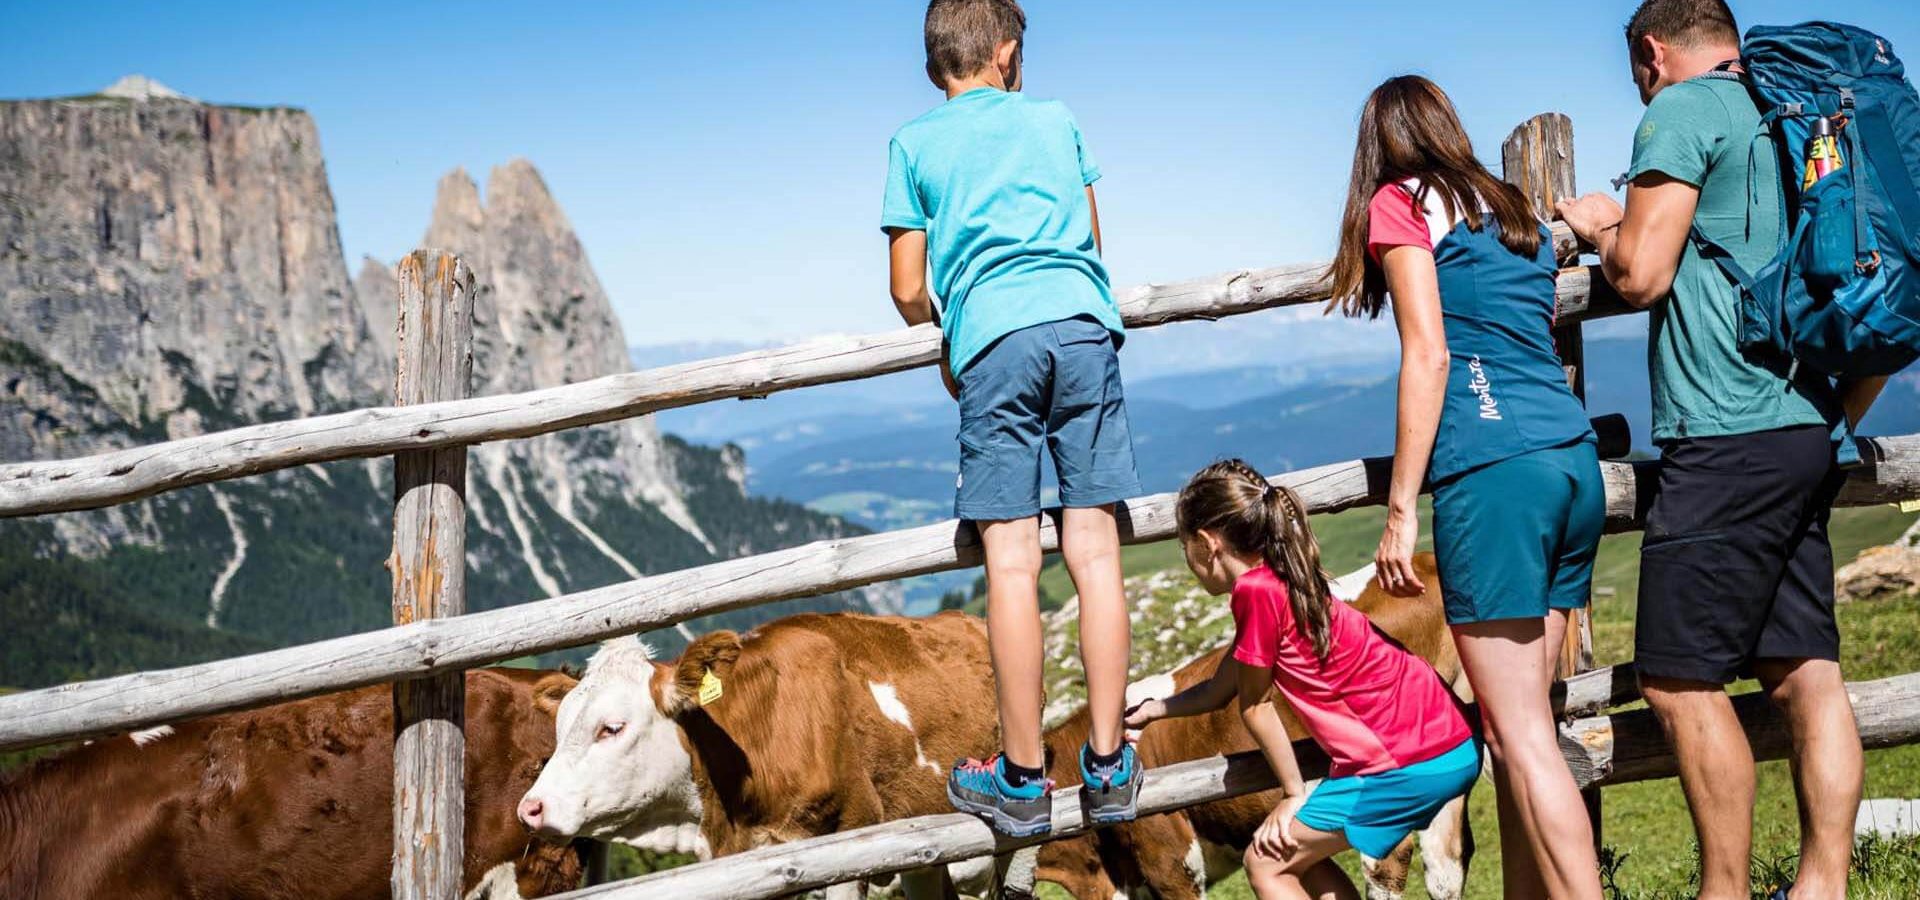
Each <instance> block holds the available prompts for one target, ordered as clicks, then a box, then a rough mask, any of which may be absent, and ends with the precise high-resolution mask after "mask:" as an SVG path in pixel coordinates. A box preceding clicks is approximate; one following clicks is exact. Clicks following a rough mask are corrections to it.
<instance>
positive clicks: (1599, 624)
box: [1044, 507, 1920, 900]
mask: <svg viewBox="0 0 1920 900" xmlns="http://www.w3.org/2000/svg"><path fill="white" fill-rule="evenodd" d="M1913 518H1914V517H1913V515H1912V514H1911V513H1908V514H1902V513H1900V512H1898V511H1897V510H1895V509H1893V508H1891V507H1870V508H1864V509H1850V510H1840V511H1838V512H1836V513H1835V516H1834V522H1833V530H1832V535H1833V543H1834V555H1835V558H1836V559H1837V560H1840V561H1842V562H1844V561H1847V560H1851V559H1852V558H1853V557H1854V556H1855V555H1857V554H1858V553H1859V551H1860V550H1862V549H1865V548H1867V547H1872V546H1878V545H1880V544H1885V543H1887V542H1889V541H1891V540H1893V539H1894V538H1895V537H1897V536H1898V535H1899V534H1900V532H1901V531H1903V530H1904V529H1905V528H1906V527H1907V525H1908V524H1910V523H1911V522H1912V521H1913ZM1380 522H1381V512H1380V511H1379V510H1377V509H1363V510H1353V511H1349V512H1346V513H1341V514H1338V515H1334V516H1320V517H1316V518H1315V521H1314V528H1315V532H1316V534H1317V535H1318V536H1319V538H1320V542H1321V545H1322V550H1323V553H1324V556H1325V559H1326V564H1327V568H1328V569H1329V570H1331V571H1333V572H1334V573H1336V574H1342V573H1345V572H1348V571H1351V570H1353V569H1355V568H1358V567H1359V566H1361V565H1363V564H1365V562H1366V561H1367V559H1369V558H1370V557H1371V555H1372V549H1373V544H1374V542H1375V541H1377V540H1378V538H1379V527H1380ZM1639 549H1640V536H1639V535H1638V534H1637V533H1636V534H1627V535H1615V536H1611V537H1608V538H1607V539H1606V540H1605V541H1603V542H1602V544H1601V550H1600V556H1599V559H1598V560H1597V561H1596V569H1595V577H1594V586H1595V589H1596V594H1597V599H1596V600H1595V602H1594V608H1593V616H1594V644H1595V648H1594V649H1595V658H1596V662H1597V663H1598V664H1600V665H1608V664H1612V663H1616V662H1624V661H1626V660H1628V659H1630V658H1631V656H1632V647H1633V614H1634V606H1635V602H1636V598H1637V597H1638V589H1639V570H1638V564H1639ZM1181 565H1182V564H1181V561H1180V557H1179V550H1178V548H1177V547H1176V546H1174V545H1172V544H1157V545H1152V546H1145V547H1131V548H1128V549H1127V551H1126V560H1125V563H1124V566H1125V568H1126V570H1127V574H1128V575H1129V576H1132V575H1138V574H1147V573H1151V572H1156V571H1160V570H1163V569H1167V568H1174V567H1179V566H1181ZM1044 577H1045V578H1048V579H1053V585H1052V586H1051V587H1050V590H1053V591H1055V593H1054V596H1059V597H1069V596H1072V594H1073V589H1072V586H1071V583H1070V582H1069V581H1068V579H1067V578H1066V577H1065V573H1064V572H1063V571H1059V570H1058V567H1055V568H1052V569H1049V570H1048V572H1047V573H1046V575H1045V576H1044ZM1840 625H1841V631H1842V637H1843V645H1842V646H1843V648H1844V650H1843V652H1844V660H1843V663H1844V665H1845V667H1846V671H1847V677H1848V678H1849V679H1850V680H1869V679H1875V678H1884V677H1887V676H1890V675H1896V674H1900V673H1902V672H1908V671H1913V670H1914V669H1916V668H1920V666H1916V663H1920V597H1907V598H1902V599H1895V600H1884V601H1876V602H1872V603H1861V604H1853V605H1849V606H1845V607H1842V608H1841V610H1840ZM1754 689H1755V685H1754V684H1753V683H1752V682H1746V683H1743V684H1740V685H1736V686H1735V690H1736V691H1750V690H1754ZM1917 786H1920V746H1909V747H1898V748H1892V749H1888V750H1877V751H1873V752H1871V753H1869V754H1868V755H1867V778H1866V794H1865V795H1866V796H1867V797H1902V798H1907V797H1913V796H1916V794H1920V787H1917ZM1604 809H1605V814H1604V819H1603V824H1602V830H1603V835H1604V840H1605V843H1606V844H1607V846H1608V847H1609V849H1610V850H1611V851H1612V854H1613V857H1614V860H1615V865H1614V868H1613V871H1612V873H1611V882H1612V883H1611V885H1610V892H1609V893H1610V896H1611V897H1613V898H1615V900H1666V898H1678V897H1689V896H1692V895H1693V893H1694V891H1693V886H1692V883H1691V880H1690V879H1691V877H1692V872H1693V870H1694V865H1695V860H1694V854H1695V847H1694V843H1693V830H1692V824H1691V821H1690V820H1689V819H1688V817H1687V809H1686V804H1685V800H1684V798H1683V797H1682V796H1681V793H1680V786H1679V783H1678V782H1676V781H1672V780H1666V781H1654V782H1645V783H1640V784H1632V785H1622V786H1620V787H1615V788H1608V789H1606V791H1605V806H1604ZM1470 814H1471V817H1472V822H1473V828H1474V832H1475V834H1476V836H1477V841H1478V844H1479V848H1478V853H1477V855H1476V856H1475V857H1474V860H1473V864H1472V869H1471V872H1470V873H1469V878H1468V885H1467V896H1468V897H1474V898H1478V897H1498V896H1499V895H1500V874H1499V873H1500V848H1499V845H1498V824H1497V821H1496V819H1495V814H1494V804H1493V790H1492V787H1491V785H1490V784H1485V783H1483V784H1482V785H1481V786H1480V787H1479V788H1477V789H1476V790H1475V791H1474V794H1473V799H1472V802H1471V804H1470ZM1797 835H1798V827H1797V824H1796V821H1795V812H1794V801H1793V786H1792V781H1791V776H1790V775H1789V773H1788V771H1787V765H1786V763H1784V762H1773V763H1766V764H1763V765H1762V766H1761V767H1760V774H1759V784H1758V797H1757V801H1756V804H1755V810H1754V864H1755V885H1756V889H1758V888H1759V887H1760V886H1762V885H1763V884H1771V883H1773V882H1776V881H1778V880H1779V879H1780V878H1781V877H1783V876H1785V875H1790V873H1791V872H1792V869H1793V865H1794V855H1795V853H1796V852H1797V848H1796V844H1795V842H1796V840H1797ZM1860 850H1861V852H1860V853H1859V854H1857V856H1858V859H1857V862H1856V870H1857V871H1856V877H1855V881H1854V884H1853V886H1852V890H1851V891H1850V892H1849V896H1852V897H1856V898H1873V900H1893V898H1913V897H1920V839H1906V840H1897V841H1874V842H1869V843H1867V844H1864V845H1863V846H1862V847H1861V848H1860ZM1346 856H1347V857H1348V858H1347V859H1345V860H1343V863H1344V864H1345V865H1346V866H1347V868H1348V869H1349V871H1350V872H1353V873H1354V875H1355V878H1356V882H1357V879H1358V860H1357V859H1356V858H1353V854H1351V853H1349V854H1346ZM1415 866H1416V869H1415V875H1414V879H1413V882H1414V883H1413V884H1411V885H1409V890H1408V894H1407V896H1408V897H1409V898H1425V897H1426V891H1425V888H1424V885H1423V884H1422V883H1421V881H1420V873H1419V869H1418V863H1417V862H1416V864H1415ZM1210 895H1211V896H1214V897H1218V898H1226V900H1241V898H1250V897H1252V892H1251V891H1250V890H1249V889H1248V887H1247V883H1246V879H1245V878H1244V877H1243V876H1239V875H1236V876H1234V877H1233V878H1231V879H1229V880H1228V881H1226V882H1224V883H1222V884H1221V885H1219V886H1217V887H1216V888H1215V889H1214V891H1213V892H1212V893H1211V894H1210ZM1046 896H1048V897H1050V898H1058V897H1062V896H1064V895H1063V894H1060V893H1057V892H1051V889H1050V888H1049V892H1048V893H1047V894H1046ZM1756 896H1764V895H1756Z"/></svg>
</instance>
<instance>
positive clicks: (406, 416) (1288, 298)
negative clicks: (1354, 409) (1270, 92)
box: [0, 223, 1629, 518]
mask: <svg viewBox="0 0 1920 900" xmlns="http://www.w3.org/2000/svg"><path fill="white" fill-rule="evenodd" d="M1556 227H1557V228H1561V229H1564V226H1562V225H1559V224H1558V223H1556ZM1560 234H1561V236H1562V238H1564V237H1565V235H1564V230H1563V231H1562V232H1560ZM1325 270H1326V265H1325V264H1324V263H1307V264H1297V265H1290V266H1280V267H1277V268H1271V269H1251V270H1241V271H1238V272H1229V273H1225V274H1222V275H1216V276H1213V277H1211V278H1198V279H1194V280H1191V281H1181V282H1175V283H1170V284H1149V285H1144V286H1140V287H1135V288H1130V289H1128V290H1126V291H1123V292H1121V293H1120V295H1119V297H1118V300H1119V304H1120V312H1121V317H1122V318H1123V319H1125V321H1126V323H1127V326H1128V327H1130V328H1146V327H1152V326H1156V325H1165V324H1168V323H1170V322H1181V321H1192V320H1206V319H1218V318H1223V317H1226V316H1235V315H1242V314H1245V313H1251V312H1258V311H1260V310H1263V309H1272V308H1275V307H1281V306H1296V305H1300V304H1306V303H1317V302H1323V301H1325V300H1326V299H1327V294H1328V291H1327V287H1326V285H1325V282H1324V280H1323V278H1322V273H1323V272H1324V271H1325ZM1596 283H1604V282H1601V281H1600V279H1596V278H1594V277H1593V274H1592V273H1591V272H1590V271H1589V270H1588V269H1586V268H1573V269H1568V270H1566V271H1564V272H1563V273H1562V274H1561V279H1560V290H1559V301H1558V305H1559V315H1560V318H1561V320H1562V321H1574V320H1579V319H1586V318H1594V317H1598V316H1603V315H1613V314H1616V313H1621V312H1627V311H1629V310H1627V309H1626V307H1624V306H1623V305H1622V304H1620V302H1619V301H1618V300H1617V299H1615V298H1613V297H1612V295H1611V294H1608V293H1606V292H1605V290H1604V288H1603V289H1602V290H1601V295H1600V296H1598V297H1596V296H1595V289H1594V285H1595V284H1596ZM939 356H940V336H939V332H938V331H937V330H936V329H935V328H934V327H933V326H931V325H921V326H917V327H913V328H903V329H900V330H897V331H889V332H885V333H881V334H870V335H860V336H854V337H837V338H826V339H822V340H817V341H811V342H807V343H802V344H795V345H793V346H789V347H781V348H777V349H772V350H759V351H754V352H750V353H741V354H736V355H733V356H725V357H719V358H716V359H708V360H701V361H699V362H690V363H682V364H679V365H673V366H666V367H663V368H658V369H648V370H646V371H643V372H628V373H624V374H620V375H608V376H606V377H603V378H596V379H593V380H591V381H582V382H578V383H575V384H569V385H564V386H561V387H554V388H545V389H542V390H537V391H527V392H525V393H518V394H499V395H495V396H491V397H476V398H472V399H468V400H451V401H446V402H441V403H422V404H418V405H413V406H405V407H371V408H367V409H359V410H354V411H351V412H343V413H333V414H330V415H324V416H314V417H312V418H306V419H294V420H291V421H285V422H269V423H266V424H261V425H248V426H244V427H241V428H234V429H230V430H227V431H216V432H213V433H210V434H204V435H199V436H197V437H190V438H184V439H181V440H177V441H167V442H165V443H160V444H150V445H146V446H141V447H131V448H128V449H125V450H114V451H110V452H107V453H100V454H96V455H93V456H86V457H81V458H78V459H69V460H47V461H37V462H16V463H7V464H4V465H0V518H4V517H13V516H27V515H40V514H44V513H55V512H70V511H74V510H82V509H94V508H98V507H102V506H111V505H113V504H116V503H126V502H129V501H133V500H138V499H140V498H142V497H150V496H152V495H154V494H159V493H163V492H166V491H172V490H178V489H180V488H185V487H192V486H194V485H198V484H207V483H210V482H215V481H223V480H226V479H231V478H241V477H244V476H248V475H258V474H261V473H264V472H272V471H275V470H278V469H288V468H293V467H295V466H303V465H309V464H312V463H323V462H332V461H334V460H341V459H358V458H365V457H376V456H389V455H392V454H394V453H400V452H405V451H419V450H431V449H436V448H442V447H457V446H462V445H467V444H478V443H484V442H487V441H498V440H506V439H511V438H525V437H532V436H534V435H540V434H547V433H549V432H554V431H561V430H564V429H568V428H577V427H580V426H582V425H594V424H599V423H602V422H611V421H615V420H618V419H628V418H632V417H634V416H640V415H645V414H647V413H653V412H658V411H660V410H663V409H673V408H675V407H682V406H692V405H695V404H699V403H707V402H710V401H713V400H722V399H727V398H742V397H764V396H766V395H768V394H771V393H774V392H776V391H785V390H791V389H794V388H800V387H807V386H810V385H819V384H830V383H833V382H839V381H851V380H855V379H860V378H869V377H873V376H876V375H886V374H890V373H893V372H901V371H906V370H908V369H913V368H918V367H920V366H927V365H932V364H933V363H934V362H936V361H937V360H938V359H939Z"/></svg>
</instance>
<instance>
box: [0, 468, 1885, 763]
mask: <svg viewBox="0 0 1920 900" xmlns="http://www.w3.org/2000/svg"><path fill="white" fill-rule="evenodd" d="M1859 445H1860V451H1861V455H1862V458H1863V459H1864V460H1866V463H1865V464H1864V465H1862V466H1860V467H1858V468H1856V469H1854V470H1853V471H1851V472H1850V473H1849V478H1848V481H1847V484H1846V486H1845V488H1844V489H1843V490H1842V492H1841V495H1840V500H1839V504H1840V505H1842V506H1868V505H1874V504H1879V503H1888V502H1894V501H1899V500H1907V499H1913V498H1920V435H1906V436H1902V437H1881V438H1862V439H1860V440H1859ZM1391 465H1392V460H1391V457H1376V458H1372V459H1365V460H1354V461H1350V462H1343V463H1334V464H1332V465H1326V466H1320V467H1318V468H1313V469H1305V470H1302V471H1298V472H1290V473H1287V474H1285V475H1281V476H1278V477H1276V478H1274V479H1273V480H1274V481H1275V483H1278V484H1285V485H1287V486H1289V487H1291V488H1293V489H1294V490H1295V491H1297V492H1299V494H1300V496H1301V498H1302V499H1303V500H1304V501H1305V502H1306V503H1307V505H1308V508H1309V510H1310V511H1312V512H1316V513H1319V512H1338V511H1340V510H1344V509H1349V508H1352V507H1356V506H1363V505H1379V504H1382V503H1384V502H1385V501H1386V492H1387V484H1388V480H1389V473H1390V469H1391ZM1658 465H1659V464H1658V463H1655V462H1638V463H1616V462H1609V463H1603V464H1602V471H1603V474H1604V476H1605V479H1606V484H1607V523H1608V528H1609V529H1610V530H1612V531H1616V532H1617V531H1627V530H1632V529H1634V528H1637V527H1639V525H1640V522H1641V520H1642V517H1643V516H1644V511H1645V508H1646V505H1647V502H1648V498H1649V496H1650V493H1651V483H1650V482H1651V476H1652V475H1653V473H1655V472H1656V471H1657V469H1658ZM1173 501H1174V495H1173V494H1156V495H1153V496H1149V497H1140V498H1135V499H1133V500H1129V501H1126V502H1125V503H1124V504H1122V505H1121V507H1120V510H1119V519H1120V532H1121V540H1122V541H1123V542H1124V543H1128V544H1138V543H1149V542H1152V541H1159V540H1164V539H1166V538H1169V537H1172V536H1173V533H1174V519H1173ZM1058 515H1059V513H1058V510H1049V511H1048V513H1047V514H1046V515H1045V516H1044V517H1043V518H1044V521H1043V522H1042V527H1041V541H1042V543H1043V545H1044V546H1045V547H1046V549H1047V550H1049V551H1052V550H1055V549H1057V547H1058V543H1057V531H1056V520H1057V518H1058ZM979 562H980V546H979V537H978V534H977V533H976V532H975V531H974V529H973V528H972V527H971V526H967V525H964V524H963V523H960V522H954V521H946V522H941V523H939V524H935V525H927V526H922V527H920V528H910V529H904V530H901V531H892V532H885V533H881V534H874V535H867V536H863V537H857V538H845V539H839V540H829V541H819V542H816V543H812V544H806V545H804V546H800V547H794V548H791V549H788V550H780V551H775V552H773V553H764V554H760V555H758V556H751V557H746V558H743V559H735V560H728V561H725V562H719V563H712V564H709V565H705V566H700V567H697V568H692V569H684V570H681V571H678V572H669V573H665V574H661V575H653V576H649V577H646V578H640V579H637V580H634V581H627V582H622V583H619V584H613V585H608V586H606V587H601V588H595V589H592V590H587V591H580V592H578V593H572V594H565V595H562V596H559V597H554V598H551V599H546V600H537V601H533V602H529V603H524V604H520V605H518V606H509V607H505V608H501V609H496V610H490V611H487V612H480V613H473V614H469V615H465V616H458V617H454V618H447V619H436V620H429V621H423V622H415V623H413V624H410V625H401V626H396V627H393V628H387V629H382V630H378V631H370V632H365V633H362V634H356V635H348V636H345V637H339V638H333V639H330V640H325V641H320V642H317V643H312V644H306V645H303V646H299V647H289V648H286V649H282V650H271V651H267V652H264V653H255V654H251V655H248V656H241V657H236V658H233V659H228V660H222V661H219V662H210V663H203V664H200V665H195V666H186V667H182V668H177V669H166V670H161V671H153V672H141V673H136V674H132V675H121V676H118V677H114V678H105V679H99V680H95V681H83V682H76V683H73V684H67V685H61V686H58V687H51V688H43V689H40V690H34V691H27V692H24V693H19V694H12V695H8V696H5V697H0V750H7V749H14V748H19V747H29V746H34V745H38V744H44V743H48V742H52V741H58V740H66V739H71V738H82V737H93V736H97V735H102V734H110V733H114V732H119V731H126V730H130V729H134V728H143V727H147V726H150V725H157V724H162V723H165V722H169V721H175V720H178V719H183V718H188V717H191V716H198V715H206V714H208V713H215V712H223V711H226V710H233V709H242V708H246V707H250V706H260V705H264V704H268V703H276V702H280V701H284V700H291V699H295V698H298V697H306V696H312V695H314V694H322V693H327V692H329V691H338V690H345V689H348V688H354V687H360V686H363V685H368V684H375V683H378V682H383V681H392V680H395V679H399V678H418V677H421V676H424V675H429V674H433V673H437V672H445V671H452V670H456V669H463V668H472V667H475V666H482V665H487V664H490V663H495V662H500V661H502V660H508V659H514V658H517V657H521V656H526V655H529V654H534V653H543V652H547V651H551V650H559V649H563V648H566V647H574V646H579V645H581V644H586V643H590V642H592V641H597V640H603V639H606V638H609V637H614V636H618V635H623V634H632V633H634V632H639V631H651V630H654V629H657V628H662V627H666V626H669V625H673V624H675V623H677V622H682V621H685V620H687V619H692V618H698V617H700V616H705V615H710V614H713V613H719V612H726V611H728V610H734V609H739V608H742V607H746V606H755V605H759V604H763V603H769V602H773V601H777V600H787V599H793V598H797V597H807V596H814V595H818V594H823V593H830V592H833V591H840V590H846V589H849V588H855V587H861V586H864V585H869V584H874V583H877V582H881V581H890V580H893V579H896V578H905V577H909V576H914V575H925V574H928V573H931V572H944V571H949V570H953V569H960V568H966V567H969V566H973V565H978V564H979Z"/></svg>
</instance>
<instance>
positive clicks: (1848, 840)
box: [1754, 659, 1866, 900]
mask: <svg viewBox="0 0 1920 900" xmlns="http://www.w3.org/2000/svg"><path fill="white" fill-rule="evenodd" d="M1754 668H1755V670H1756V673H1757V674H1758V675H1759V676H1760V683H1761V684H1762V685H1763V686H1765V687H1766V690H1767V695H1768V696H1769V697H1770V698H1772V700H1773V702H1774V703H1775V705H1777V706H1779V707H1780V709H1781V710H1782V711H1783V712H1785V713H1786V716H1787V727H1788V729H1789V730H1791V731H1792V732H1793V788H1794V795H1795V798H1796V799H1797V800H1798V801H1799V806H1800V874H1799V875H1798V876H1797V877H1795V879H1794V884H1793V900H1841V898H1844V897H1846V895H1847V870H1848V868H1849V867H1851V865H1852V863H1853V821H1854V816H1855V815H1856V813H1857V812H1858V811H1859V809H1860V790H1861V779H1862V777H1863V771H1864V767H1865V764H1866V761H1865V757H1864V754H1863V753H1862V752H1861V749H1860V731H1859V728H1858V726H1857V725H1856V724H1855V723H1854V719H1853V705H1852V703H1851V702H1850V701H1849V700H1848V699H1847V686H1846V682H1845V681H1844V680H1843V679H1842V678H1841V675H1840V664H1839V663H1836V662H1832V661H1830V660H1824V659H1801V660H1762V661H1760V662H1758V663H1756V664H1755V666H1754Z"/></svg>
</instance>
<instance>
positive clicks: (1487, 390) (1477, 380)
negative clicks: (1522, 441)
mask: <svg viewBox="0 0 1920 900" xmlns="http://www.w3.org/2000/svg"><path fill="white" fill-rule="evenodd" d="M1467 371H1469V372H1472V373H1473V380H1472V381H1469V382H1467V390H1470V391H1472V392H1474V393H1475V394H1477V395H1479V397H1480V418H1482V419H1492V420H1494V421H1496V422H1498V421H1500V405H1499V404H1498V403H1496V402H1494V399H1493V382H1491V381H1488V380H1487V370H1486V368H1485V367H1484V366H1482V365H1481V364H1480V357H1479V355H1478V354H1475V355H1474V357H1473V359H1471V360H1469V361H1468V362H1467Z"/></svg>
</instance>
